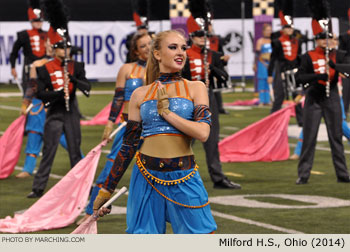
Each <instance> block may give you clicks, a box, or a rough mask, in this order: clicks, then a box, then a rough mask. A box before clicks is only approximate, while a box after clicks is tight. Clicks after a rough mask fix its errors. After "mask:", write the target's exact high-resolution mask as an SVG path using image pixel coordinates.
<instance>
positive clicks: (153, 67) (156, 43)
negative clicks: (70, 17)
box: [145, 30, 186, 85]
mask: <svg viewBox="0 0 350 252" xmlns="http://www.w3.org/2000/svg"><path fill="white" fill-rule="evenodd" d="M171 33H175V34H178V35H180V36H181V37H183V39H184V40H185V41H186V39H185V37H184V35H183V34H182V33H181V32H179V31H176V30H168V31H163V32H159V33H157V34H156V35H155V36H154V37H153V41H152V46H151V52H150V55H149V57H148V60H147V65H146V82H145V84H146V85H149V84H151V83H153V82H154V81H155V80H156V79H158V77H159V73H160V70H159V62H158V60H157V59H156V58H155V57H154V51H155V50H157V51H159V50H160V49H161V42H162V41H163V40H164V39H165V38H166V37H167V36H168V35H169V34H171Z"/></svg>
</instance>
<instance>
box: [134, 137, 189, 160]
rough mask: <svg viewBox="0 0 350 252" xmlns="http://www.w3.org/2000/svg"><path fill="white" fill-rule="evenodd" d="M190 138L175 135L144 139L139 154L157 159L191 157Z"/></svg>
mask: <svg viewBox="0 0 350 252" xmlns="http://www.w3.org/2000/svg"><path fill="white" fill-rule="evenodd" d="M191 141H192V138H190V137H187V136H183V135H177V134H158V135H154V136H149V137H146V138H145V139H144V142H143V144H142V146H141V148H140V153H142V154H144V155H147V156H151V157H157V158H175V157H183V156H190V155H193V151H192V147H191Z"/></svg>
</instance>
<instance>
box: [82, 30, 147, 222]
mask: <svg viewBox="0 0 350 252" xmlns="http://www.w3.org/2000/svg"><path fill="white" fill-rule="evenodd" d="M151 41H152V38H151V37H150V35H149V34H148V33H135V35H134V36H133V38H132V40H131V48H130V57H131V60H132V61H133V62H132V63H126V64H124V65H123V66H122V67H121V68H120V70H119V72H118V76H117V81H116V86H115V93H114V97H113V102H112V107H111V111H110V114H109V118H108V122H107V125H106V127H105V130H104V132H103V136H102V138H103V140H105V139H108V137H109V135H110V134H111V132H112V130H113V125H114V123H115V120H116V119H117V117H118V115H119V113H120V111H121V110H122V109H123V112H122V113H123V114H122V120H124V121H127V120H128V105H129V101H130V97H131V94H132V92H133V91H134V90H135V89H136V88H138V87H140V86H142V85H143V82H144V76H145V67H146V61H147V59H148V56H149V52H150V46H151ZM124 133H125V127H124V128H123V129H122V130H121V131H119V133H118V134H117V135H116V136H115V138H114V141H113V145H112V149H111V152H110V154H108V155H107V162H106V164H105V166H104V168H103V170H102V171H101V173H100V175H99V176H98V178H97V180H96V186H95V187H94V188H93V190H92V193H91V197H90V202H89V204H88V205H87V207H86V210H85V212H86V215H85V216H84V218H82V219H80V220H79V221H78V222H77V224H78V225H79V224H81V223H82V222H84V220H85V219H86V218H88V217H89V216H90V215H92V213H93V210H92V207H93V203H94V201H95V198H96V196H97V194H98V192H99V190H100V189H101V187H102V185H103V184H104V183H105V181H106V179H107V176H108V174H109V172H110V170H111V168H112V165H113V162H114V159H115V157H116V155H117V153H118V151H119V149H120V147H121V145H122V140H123V135H124Z"/></svg>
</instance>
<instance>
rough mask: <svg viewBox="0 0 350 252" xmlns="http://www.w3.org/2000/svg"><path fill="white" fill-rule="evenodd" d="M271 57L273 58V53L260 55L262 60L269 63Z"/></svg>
mask: <svg viewBox="0 0 350 252" xmlns="http://www.w3.org/2000/svg"><path fill="white" fill-rule="evenodd" d="M270 57H271V53H262V54H260V59H262V60H267V61H269V60H270Z"/></svg>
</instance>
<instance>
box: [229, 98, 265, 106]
mask: <svg viewBox="0 0 350 252" xmlns="http://www.w3.org/2000/svg"><path fill="white" fill-rule="evenodd" d="M253 105H259V99H258V98H254V99H251V100H237V101H234V102H229V103H224V106H253Z"/></svg>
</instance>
